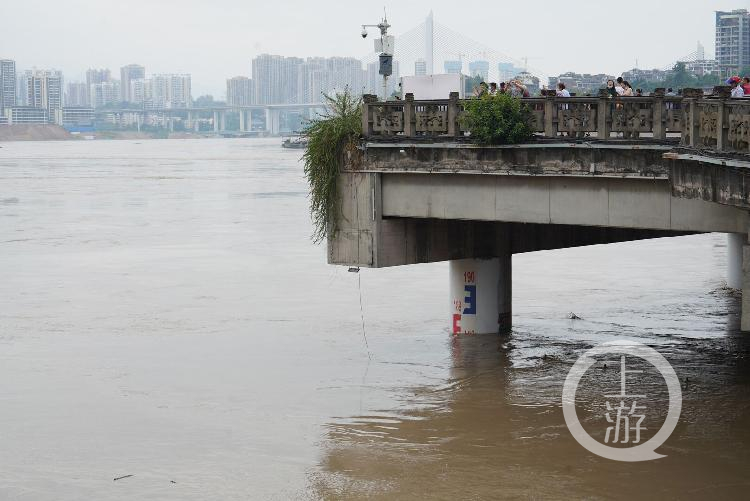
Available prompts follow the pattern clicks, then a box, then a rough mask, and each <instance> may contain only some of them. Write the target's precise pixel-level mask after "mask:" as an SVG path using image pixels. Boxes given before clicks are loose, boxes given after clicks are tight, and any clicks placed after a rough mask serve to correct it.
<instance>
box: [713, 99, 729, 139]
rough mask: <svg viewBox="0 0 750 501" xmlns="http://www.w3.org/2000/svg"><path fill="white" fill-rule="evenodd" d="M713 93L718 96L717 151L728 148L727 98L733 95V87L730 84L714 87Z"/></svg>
mask: <svg viewBox="0 0 750 501" xmlns="http://www.w3.org/2000/svg"><path fill="white" fill-rule="evenodd" d="M713 95H714V96H716V97H717V98H718V102H719V105H718V110H717V111H718V113H717V114H716V151H724V150H726V149H727V132H728V130H727V129H728V127H729V123H728V122H729V117H728V116H727V99H730V98H731V97H732V88H731V87H730V86H728V85H717V86H715V87H714V92H713Z"/></svg>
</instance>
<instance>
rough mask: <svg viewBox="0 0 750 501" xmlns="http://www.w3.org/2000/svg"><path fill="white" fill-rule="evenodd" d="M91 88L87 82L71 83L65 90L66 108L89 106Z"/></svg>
mask: <svg viewBox="0 0 750 501" xmlns="http://www.w3.org/2000/svg"><path fill="white" fill-rule="evenodd" d="M89 99H90V97H89V86H88V85H86V83H85V82H70V83H69V84H68V85H67V88H66V90H65V106H88V105H89Z"/></svg>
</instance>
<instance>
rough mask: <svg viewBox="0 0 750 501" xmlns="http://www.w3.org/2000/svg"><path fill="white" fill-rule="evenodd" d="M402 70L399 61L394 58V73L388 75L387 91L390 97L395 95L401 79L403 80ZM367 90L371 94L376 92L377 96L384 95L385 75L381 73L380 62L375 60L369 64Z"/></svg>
mask: <svg viewBox="0 0 750 501" xmlns="http://www.w3.org/2000/svg"><path fill="white" fill-rule="evenodd" d="M400 77H401V72H400V65H399V62H398V61H397V60H396V59H394V60H393V74H392V75H391V76H389V77H388V88H387V93H388V97H390V96H391V95H393V93H394V92H395V91H396V89H397V88H398V83H399V80H401V78H400ZM366 88H367V91H368V92H369V93H370V94H375V95H376V96H379V97H382V96H383V75H381V74H380V62H379V61H375V62H372V63H370V64H368V65H367V86H366Z"/></svg>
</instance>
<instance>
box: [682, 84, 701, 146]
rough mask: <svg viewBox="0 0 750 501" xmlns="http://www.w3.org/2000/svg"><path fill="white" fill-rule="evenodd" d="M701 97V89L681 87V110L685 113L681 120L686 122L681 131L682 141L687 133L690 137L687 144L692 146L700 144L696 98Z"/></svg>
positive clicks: (698, 113)
mask: <svg viewBox="0 0 750 501" xmlns="http://www.w3.org/2000/svg"><path fill="white" fill-rule="evenodd" d="M702 97H703V90H702V89H682V98H683V99H682V110H683V113H684V114H685V120H683V122H684V123H686V124H688V126H687V127H686V128H685V130H684V131H683V133H682V134H683V136H682V137H683V142H685V134H687V135H688V137H689V139H690V141H689V142H688V144H687V146H690V147H693V148H697V147H698V145H699V144H700V137H699V135H700V128H701V121H700V120H701V117H700V106H699V102H698V100H699V99H700V98H702Z"/></svg>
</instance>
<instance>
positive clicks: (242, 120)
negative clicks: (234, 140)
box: [240, 108, 245, 132]
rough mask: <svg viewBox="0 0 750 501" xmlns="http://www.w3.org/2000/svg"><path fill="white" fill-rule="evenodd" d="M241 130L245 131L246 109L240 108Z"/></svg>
mask: <svg viewBox="0 0 750 501" xmlns="http://www.w3.org/2000/svg"><path fill="white" fill-rule="evenodd" d="M240 132H245V110H243V109H241V108H240Z"/></svg>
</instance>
